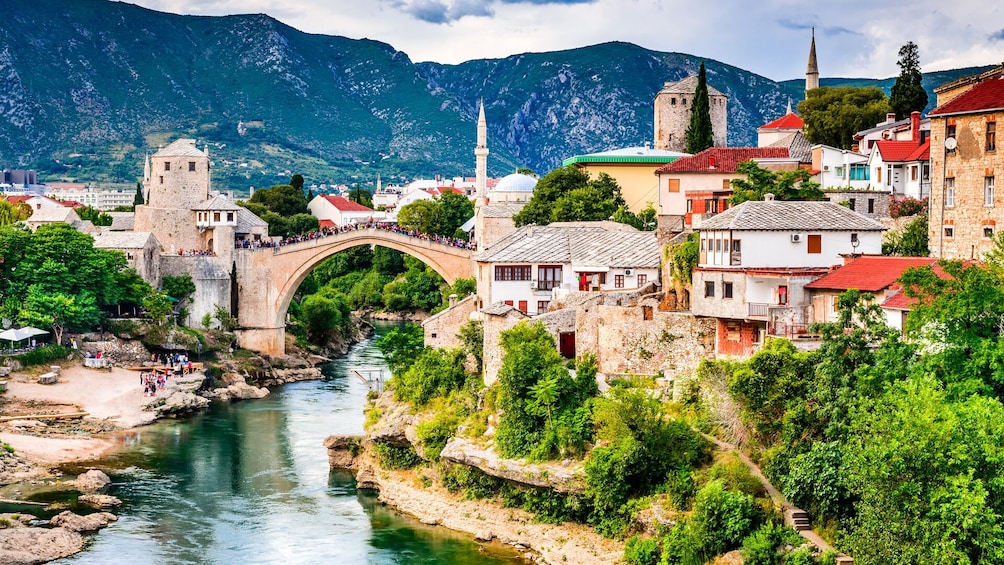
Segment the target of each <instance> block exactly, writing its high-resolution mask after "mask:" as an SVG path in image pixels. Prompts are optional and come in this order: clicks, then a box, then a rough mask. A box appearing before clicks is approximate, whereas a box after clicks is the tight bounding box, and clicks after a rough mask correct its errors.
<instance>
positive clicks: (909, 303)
mask: <svg viewBox="0 0 1004 565" xmlns="http://www.w3.org/2000/svg"><path fill="white" fill-rule="evenodd" d="M891 290H892V291H893V292H895V294H893V295H892V296H890V297H889V298H886V300H885V302H883V303H882V307H883V308H888V309H890V310H913V307H914V306H915V305H916V304H917V299H916V298H910V297H909V296H907V295H906V293H905V292H903V287H902V286H900V285H898V284H897V285H894V286H893V287H892V289H891Z"/></svg>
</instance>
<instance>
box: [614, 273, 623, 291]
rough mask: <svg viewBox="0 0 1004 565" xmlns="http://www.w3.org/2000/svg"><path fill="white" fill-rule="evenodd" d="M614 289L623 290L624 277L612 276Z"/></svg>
mask: <svg viewBox="0 0 1004 565" xmlns="http://www.w3.org/2000/svg"><path fill="white" fill-rule="evenodd" d="M614 288H624V275H614Z"/></svg>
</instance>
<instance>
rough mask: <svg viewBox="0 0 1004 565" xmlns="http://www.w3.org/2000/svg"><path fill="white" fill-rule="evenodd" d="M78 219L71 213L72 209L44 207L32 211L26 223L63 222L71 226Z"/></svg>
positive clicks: (75, 214)
mask: <svg viewBox="0 0 1004 565" xmlns="http://www.w3.org/2000/svg"><path fill="white" fill-rule="evenodd" d="M79 220H80V217H79V216H77V213H76V212H74V211H73V208H68V207H65V206H46V207H43V208H39V209H37V210H32V212H31V216H30V217H29V218H28V220H27V221H29V222H39V223H47V222H49V223H51V222H63V223H66V224H72V223H73V222H76V221H79Z"/></svg>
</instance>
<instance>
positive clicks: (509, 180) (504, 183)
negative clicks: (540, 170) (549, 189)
mask: <svg viewBox="0 0 1004 565" xmlns="http://www.w3.org/2000/svg"><path fill="white" fill-rule="evenodd" d="M536 186H537V179H535V178H533V177H531V176H530V175H522V174H519V173H513V174H511V175H506V176H504V177H502V178H501V179H500V180H499V182H498V184H496V185H495V188H493V189H492V193H493V194H494V193H497V192H527V193H532V192H533V189H534V187H536Z"/></svg>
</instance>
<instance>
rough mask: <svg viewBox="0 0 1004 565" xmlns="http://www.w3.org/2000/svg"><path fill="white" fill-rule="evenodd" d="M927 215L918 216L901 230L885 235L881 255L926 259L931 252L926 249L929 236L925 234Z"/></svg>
mask: <svg viewBox="0 0 1004 565" xmlns="http://www.w3.org/2000/svg"><path fill="white" fill-rule="evenodd" d="M927 221H928V220H927V214H920V215H918V216H917V217H916V218H914V220H913V221H911V222H910V223H909V224H907V225H906V227H904V228H903V229H902V230H892V231H889V232H888V233H886V235H885V238H884V240H883V241H882V254H883V255H899V256H902V257H927V256H928V255H930V253H931V251H930V249H929V247H928V239H929V237H930V235H929V234H928V232H927V229H928V227H927Z"/></svg>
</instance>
